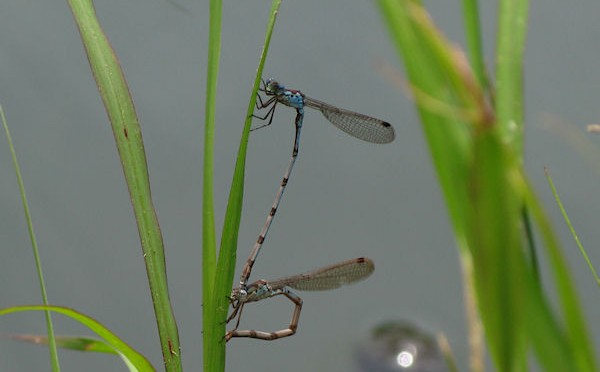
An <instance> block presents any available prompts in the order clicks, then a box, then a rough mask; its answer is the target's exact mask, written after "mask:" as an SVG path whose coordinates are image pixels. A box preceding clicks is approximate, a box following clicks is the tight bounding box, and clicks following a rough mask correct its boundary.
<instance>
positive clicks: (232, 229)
mask: <svg viewBox="0 0 600 372" xmlns="http://www.w3.org/2000/svg"><path fill="white" fill-rule="evenodd" d="M280 5H281V0H273V3H272V6H271V11H270V18H269V22H268V24H267V31H266V35H265V42H264V46H263V51H262V53H261V57H260V61H259V65H258V69H257V71H256V77H255V79H254V87H253V90H252V94H251V97H250V100H249V102H248V111H247V114H246V121H245V124H244V128H243V132H242V138H241V141H240V147H239V150H238V157H237V160H236V164H235V170H234V174H233V180H232V183H231V190H230V193H229V201H228V203H227V211H226V213H225V220H224V225H223V232H222V236H221V246H220V249H219V259H218V261H217V269H216V273H215V278H214V287H213V291H212V293H213V297H212V299H211V301H210V304H211V308H210V309H207V308H206V304H205V308H204V310H205V312H207V311H208V312H211V314H207V316H206V318H205V319H208V322H207V323H205V324H204V332H205V333H204V342H205V352H206V354H205V355H204V358H205V359H204V360H205V362H204V370H205V371H211V372H212V371H223V370H224V369H225V342H224V340H223V337H224V335H225V327H226V324H225V319H226V317H227V311H228V308H229V302H228V299H227V298H228V296H229V294H230V292H231V284H232V282H233V274H234V272H235V261H236V249H237V237H238V231H239V226H240V219H241V212H242V201H243V195H244V170H245V165H246V151H247V146H248V137H249V135H250V126H251V124H252V114H253V112H254V107H255V102H256V92H257V90H258V87H259V84H260V79H261V76H262V71H263V67H264V64H265V61H266V58H267V54H268V51H269V45H270V42H271V36H272V34H273V29H274V27H275V21H276V19H277V13H278V11H279V6H280Z"/></svg>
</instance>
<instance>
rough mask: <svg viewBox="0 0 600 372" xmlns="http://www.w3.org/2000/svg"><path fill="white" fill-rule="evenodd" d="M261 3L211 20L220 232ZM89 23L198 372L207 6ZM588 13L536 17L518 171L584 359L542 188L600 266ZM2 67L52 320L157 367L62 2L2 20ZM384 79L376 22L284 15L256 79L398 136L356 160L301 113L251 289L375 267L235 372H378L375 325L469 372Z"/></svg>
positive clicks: (268, 159)
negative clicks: (100, 329) (122, 107)
mask: <svg viewBox="0 0 600 372" xmlns="http://www.w3.org/2000/svg"><path fill="white" fill-rule="evenodd" d="M270 4H271V2H270V1H268V0H261V1H253V2H224V4H223V6H224V7H223V37H222V53H221V69H220V74H219V89H218V102H217V105H218V106H217V127H216V131H217V132H216V153H215V178H216V183H215V208H216V211H217V216H216V222H217V228H218V230H219V231H220V228H221V226H222V221H223V215H224V211H225V207H226V202H227V197H228V192H229V185H230V180H231V176H232V172H233V167H234V161H235V156H236V153H237V148H238V144H239V138H240V135H241V132H242V126H243V121H244V115H245V112H246V107H247V104H248V99H249V95H250V90H251V85H252V83H253V78H254V74H255V71H256V67H257V63H258V58H259V54H260V52H261V48H262V44H263V38H264V31H265V27H266V21H267V18H268V11H269V9H270ZM96 5H97V12H98V16H99V18H100V20H101V22H102V24H103V26H104V29H105V31H106V33H107V35H108V37H109V38H110V40H111V42H112V44H113V47H114V49H115V51H116V53H117V55H118V57H119V59H120V61H121V64H122V67H123V69H124V71H125V75H126V78H127V80H128V82H129V87H130V90H131V93H132V94H133V97H134V99H135V103H136V108H137V111H138V115H139V118H140V121H141V125H142V130H143V136H144V142H145V147H146V151H147V156H148V166H149V168H150V172H151V173H150V176H151V182H152V185H153V188H152V191H153V197H154V201H155V203H156V204H155V205H156V208H157V213H158V217H159V220H160V222H161V226H162V232H163V236H164V240H165V245H166V250H167V251H166V254H167V267H168V270H169V271H168V274H169V285H170V289H171V291H172V292H171V299H172V301H173V306H174V310H175V315H176V317H177V321H178V323H179V331H180V336H181V343H182V357H183V365H184V367H185V368H186V369H187V370H200V369H201V363H202V334H201V332H202V316H201V311H202V309H201V271H200V270H201V269H200V268H201V191H202V190H201V174H202V151H203V150H202V145H203V128H204V92H205V84H206V80H205V74H206V58H207V56H206V50H207V39H208V19H209V18H208V17H209V14H208V2H207V1H203V2H197V1H191V0H150V1H140V0H130V1H127V2H123V1H117V0H105V1H102V2H97V4H96ZM482 5H485V6H484V7H483V8H482V9H481V11H482V15H481V19H482V27H483V31H484V36H485V39H484V42H485V51H486V56H487V63H488V65H489V67H490V69H491V70H492V71H493V67H494V48H495V29H496V6H497V4H482ZM427 7H428V9H429V10H430V12H431V14H432V17H433V19H434V20H435V22H436V23H437V24H438V26H439V27H440V28H441V29H442V31H443V32H444V33H445V35H446V36H447V37H448V38H449V39H451V40H453V41H455V42H456V43H458V44H460V45H464V42H463V29H462V23H463V22H462V15H461V9H460V2H458V1H454V2H449V1H446V2H430V4H427ZM598 12H600V3H598V2H596V1H593V0H582V1H579V2H577V4H575V5H574V4H570V3H564V2H561V1H558V0H549V1H545V2H536V3H535V4H533V6H532V8H531V12H530V32H529V41H528V47H527V50H526V68H525V92H526V99H525V102H526V112H527V118H526V119H527V124H526V140H527V142H526V145H525V152H526V167H527V170H528V172H529V176H530V178H531V179H532V181H533V183H534V185H535V186H536V188H537V190H538V193H539V196H540V197H541V198H542V199H543V200H544V202H545V204H546V207H547V210H548V212H549V213H550V215H551V216H552V219H553V221H554V226H555V227H556V231H557V232H558V233H559V234H560V236H561V238H562V241H563V242H564V250H565V254H566V256H567V257H568V260H569V264H570V267H571V269H572V275H573V276H574V278H575V280H576V283H577V286H578V288H579V293H580V295H581V300H582V303H583V305H584V307H585V309H586V314H587V316H588V320H589V323H588V324H589V326H590V330H589V331H590V334H592V335H593V338H594V339H595V341H596V345H598V344H599V342H600V320H599V319H600V318H598V317H594V316H593V315H594V313H593V309H598V308H600V296H599V295H598V293H597V287H596V285H595V283H594V281H593V278H592V277H591V275H590V273H589V271H588V269H587V267H586V265H585V264H584V262H583V259H582V258H581V257H580V254H579V252H578V250H577V248H576V247H575V245H574V244H573V242H572V239H571V238H570V235H569V234H568V231H567V229H566V227H565V226H564V223H563V221H562V218H561V217H560V215H559V213H558V210H557V207H556V206H555V203H554V201H553V197H552V195H551V194H550V191H549V189H548V187H547V184H546V181H545V178H544V176H543V167H544V166H547V167H548V168H549V170H550V172H551V174H552V176H553V177H554V181H555V183H556V185H557V187H558V189H559V191H560V192H561V196H562V198H563V202H564V203H565V206H566V208H567V209H568V212H569V214H570V217H571V219H572V222H573V224H574V226H575V228H576V229H577V231H578V233H579V236H580V238H581V240H582V242H583V243H584V245H585V246H586V247H587V249H588V253H589V254H590V256H591V259H592V261H593V262H595V263H596V264H598V263H599V262H600V253H598V251H597V249H596V246H595V244H594V242H596V241H598V240H600V229H598V228H597V225H598V223H597V222H596V221H597V220H598V216H600V200H599V199H598V198H597V195H596V191H597V185H598V182H599V181H600V171H599V167H598V165H597V164H598V162H599V161H600V150H599V149H598V146H597V144H598V143H599V142H600V138H598V137H594V136H590V135H587V134H585V133H584V128H585V125H586V124H590V123H597V122H598V121H599V120H600V105H598V95H597V93H598V92H599V91H600V74H598V73H597V68H598V63H597V61H598V59H599V58H600V50H599V49H598V48H596V47H595V46H596V45H597V39H598V37H599V36H600V24H599V23H598V22H597V14H598ZM0 51H1V53H0V104H2V106H3V107H4V110H5V111H6V115H7V119H8V123H9V126H10V129H11V132H12V135H13V139H14V141H15V145H16V148H17V152H18V156H19V161H20V164H21V167H22V170H23V177H24V180H25V185H26V189H27V193H28V197H29V202H30V206H31V212H32V214H33V220H34V224H35V229H36V233H37V238H38V242H39V244H40V250H41V256H42V262H43V268H44V273H45V279H46V283H47V288H48V291H49V298H50V301H51V303H53V304H57V305H64V306H68V307H72V308H74V309H77V310H79V311H81V312H83V313H85V314H87V315H90V316H92V317H94V318H96V319H97V320H99V321H100V322H102V323H103V324H105V325H106V326H108V327H109V328H110V329H112V330H113V331H114V332H115V333H117V334H118V335H119V336H120V337H122V338H123V340H125V341H126V342H128V343H129V344H130V345H132V346H133V347H134V348H136V349H137V350H139V351H141V352H142V353H143V354H145V355H146V356H147V357H148V358H149V359H150V361H151V362H152V363H153V364H154V366H155V367H158V368H160V367H161V365H162V358H161V354H160V345H159V343H158V336H157V332H156V326H155V321H154V318H153V310H152V305H151V302H150V298H149V291H148V286H147V282H146V274H145V267H144V263H143V258H142V251H141V247H140V243H139V240H138V235H137V230H136V225H135V221H134V218H133V214H132V211H131V206H130V203H129V196H128V193H127V189H126V186H125V183H124V180H123V174H122V171H121V167H120V163H119V159H118V156H117V152H116V147H115V143H114V140H113V135H112V132H111V129H110V126H109V123H108V120H107V117H106V114H105V112H104V108H103V106H102V102H101V100H100V97H99V94H98V91H97V89H96V86H95V84H94V81H93V78H92V76H91V74H90V68H89V66H88V62H87V59H86V56H85V53H84V50H83V47H82V44H81V40H80V38H79V34H78V31H77V29H76V27H75V24H74V21H73V19H72V16H71V13H70V10H69V8H68V6H67V3H66V2H65V1H29V2H23V1H8V2H4V3H3V4H2V6H1V11H0ZM381 61H384V62H386V63H388V64H390V65H391V66H392V67H393V68H395V69H397V70H398V71H399V73H400V74H402V75H403V67H402V65H401V63H400V62H399V60H398V58H397V56H396V54H395V52H394V50H393V49H392V46H391V43H390V42H389V39H388V35H387V33H386V30H385V29H384V27H383V25H382V22H381V19H380V16H379V14H378V12H377V9H376V7H375V3H374V2H364V1H355V2H351V3H348V2H344V1H328V2H321V1H318V0H306V1H303V2H284V3H283V4H282V6H281V10H280V14H279V18H278V21H277V24H276V28H275V32H274V36H273V40H272V44H271V49H270V54H269V57H268V60H267V65H266V68H265V71H266V74H267V76H270V77H276V78H277V79H279V80H280V81H281V82H282V83H284V84H285V85H286V86H287V87H289V88H294V89H300V90H302V91H303V92H304V93H306V94H307V95H309V96H311V97H314V98H317V99H320V100H324V101H326V102H329V103H332V104H335V105H337V106H340V107H343V108H348V109H352V110H355V111H359V112H362V113H365V114H368V115H372V116H375V117H378V118H381V119H384V120H387V121H389V122H390V123H392V125H393V126H394V127H395V129H396V134H397V138H396V141H395V142H393V143H392V144H390V145H372V144H368V143H364V142H361V141H359V140H356V139H354V138H352V137H350V136H348V135H346V134H345V133H343V132H341V131H339V130H337V129H336V128H335V127H333V126H332V125H330V124H329V123H328V122H327V121H326V120H325V119H324V118H323V117H322V116H321V115H320V114H319V113H318V112H312V111H310V112H307V113H306V117H305V120H304V129H303V135H302V140H301V144H300V155H299V158H298V161H297V163H296V167H295V169H294V173H293V175H292V178H291V180H290V183H289V185H288V189H287V190H286V194H285V197H284V199H283V202H282V204H281V206H280V209H279V211H278V214H277V218H276V219H275V222H274V223H273V225H272V228H271V231H270V233H269V236H268V238H267V240H266V243H265V245H264V250H263V251H262V253H261V255H260V257H259V259H258V261H257V264H256V265H255V266H254V270H253V276H252V278H251V279H252V280H256V279H259V278H265V279H269V278H276V277H279V276H284V275H290V274H296V273H300V272H304V271H306V270H309V269H313V268H316V267H320V266H323V265H327V264H330V263H333V262H337V261H341V260H344V259H347V258H352V257H358V256H368V257H370V258H372V259H373V260H374V261H375V265H376V271H375V274H374V275H373V276H372V277H370V278H369V279H368V280H367V281H364V282H361V283H359V284H356V285H354V286H351V287H345V288H342V289H339V290H337V291H333V292H322V293H303V294H302V297H303V299H304V308H303V310H302V315H301V318H300V325H299V330H298V333H297V334H296V335H295V336H294V337H290V338H286V339H283V340H279V341H275V342H271V343H269V342H264V341H259V340H247V339H234V340H232V341H231V342H230V344H229V345H228V355H227V365H228V370H230V371H240V370H245V371H281V370H286V371H290V372H294V371H307V370H309V371H310V370H313V371H314V370H320V371H360V370H375V369H374V368H375V367H373V363H375V362H373V360H375V361H379V362H381V361H384V360H385V358H388V357H390V358H392V357H391V356H389V355H393V353H392V354H389V355H388V354H385V353H383V354H381V353H382V348H383V346H381V345H382V343H381V342H380V341H381V339H377V338H376V337H375V336H374V335H378V336H380V337H384V340H385V339H387V338H386V337H388V336H389V335H388V334H387V333H385V332H384V335H383V336H382V333H381V332H380V333H377V330H381V329H382V328H381V327H382V325H384V326H383V328H384V329H387V330H391V332H392V333H393V334H403V335H404V334H408V335H409V337H413V339H418V340H421V341H423V340H422V339H421V338H419V337H417V336H415V334H414V333H412V331H410V332H407V331H406V330H407V329H409V330H420V331H423V332H426V333H427V334H429V335H433V334H435V333H438V332H443V333H444V334H445V335H446V336H447V338H448V340H449V342H450V345H451V347H452V349H453V351H454V353H455V356H456V358H457V360H458V364H459V368H460V369H463V370H464V369H465V368H466V367H467V360H468V359H467V357H468V354H467V339H466V325H465V319H464V318H465V316H464V306H463V297H462V296H463V294H462V285H461V273H460V268H459V258H458V254H457V251H456V247H455V244H454V238H453V235H452V231H451V228H450V226H449V220H448V217H447V211H446V207H445V204H444V201H443V200H442V198H441V195H440V191H439V188H438V186H437V180H436V177H435V174H434V172H433V169H432V167H431V163H430V157H429V154H428V151H427V145H426V143H425V142H424V138H423V135H422V131H421V127H420V123H419V121H418V118H417V117H416V114H415V110H414V108H413V105H412V102H411V99H410V98H409V97H407V96H406V95H405V94H404V93H403V92H402V91H401V90H400V89H399V88H398V87H397V86H394V85H393V84H392V83H391V82H390V80H389V78H387V77H385V76H384V75H382V73H381V72H380V70H379V67H377V66H378V65H379V63H380V62H381ZM267 76H266V77H267ZM293 117H294V112H293V110H290V109H286V108H284V107H281V108H278V110H277V112H276V116H275V120H274V124H273V125H272V126H271V127H269V128H266V129H261V130H259V131H256V132H252V134H251V137H250V144H249V152H248V159H247V170H246V186H245V198H244V209H243V215H242V223H241V230H240V235H239V251H238V269H237V272H236V275H235V279H236V280H237V278H238V276H239V274H240V270H241V267H242V265H243V262H244V261H245V259H246V257H247V255H248V253H249V252H250V249H251V247H252V245H253V244H254V242H255V240H256V237H257V235H258V232H259V230H260V228H261V227H262V225H263V222H264V219H265V216H266V213H267V212H268V210H269V209H270V206H271V203H272V200H273V197H274V196H275V193H276V191H277V187H278V184H279V181H280V179H281V176H282V174H283V171H284V169H285V166H286V164H287V162H288V159H289V156H290V153H291V145H292V140H293V125H292V122H293ZM0 137H1V138H0V203H1V209H2V213H0V236H1V237H2V250H1V252H2V256H1V258H0V283H2V285H0V307H2V308H3V307H8V306H13V305H20V304H37V303H40V302H41V300H40V295H39V288H38V280H37V277H36V274H35V267H34V261H33V256H32V253H31V248H30V242H29V238H28V235H27V228H26V224H25V221H24V218H23V210H22V206H21V201H20V196H19V192H18V188H17V184H16V181H15V176H14V170H13V166H12V163H11V159H10V153H9V150H8V146H7V145H6V141H5V138H4V135H2V136H0ZM544 262H545V260H544V259H543V258H542V264H543V263H544ZM544 274H547V272H546V273H544ZM546 276H547V275H546ZM548 285H551V282H548ZM291 313H292V306H291V304H290V303H289V302H288V301H285V299H273V300H270V301H264V302H262V303H258V304H253V305H252V306H248V307H247V309H246V310H245V312H244V318H243V321H242V328H248V327H250V328H255V329H261V330H275V329H280V328H282V327H284V326H286V325H287V324H288V323H289V319H290V317H291ZM54 320H55V322H56V332H57V334H69V335H73V334H77V335H79V334H86V335H89V334H90V332H89V331H87V329H85V328H83V327H81V326H79V325H78V324H76V323H75V322H73V321H71V320H69V319H66V318H64V317H61V316H58V315H55V316H54ZM390 322H391V323H390ZM396 322H399V323H396ZM45 332H46V329H45V325H44V321H43V315H42V314H40V313H26V314H16V315H15V314H12V315H9V316H4V317H0V333H1V334H3V335H6V334H12V333H28V334H42V333H45ZM373 332H376V333H375V334H374V333H373ZM373 337H375V338H373ZM394 337H395V336H394ZM378 340H379V341H378ZM421 341H419V342H421ZM423 342H424V343H425V344H427V342H425V341H423ZM384 343H385V342H384ZM378 353H380V354H378ZM377 355H379V356H377ZM382 355H385V356H382ZM60 356H61V364H62V366H63V369H64V370H65V371H72V370H81V369H83V368H85V369H86V370H88V371H106V370H125V366H124V365H123V364H122V362H121V361H120V360H119V359H118V358H117V357H114V356H107V355H102V354H84V353H78V352H73V351H62V352H60ZM374 356H375V357H374ZM373 358H374V359H373ZM369 363H370V364H369ZM365 366H367V367H365ZM437 367H438V368H439V365H438V366H437ZM361 368H363V369H361ZM369 368H371V369H369ZM383 368H384V367H382V368H381V369H380V370H381V371H387V370H386V369H383ZM423 368H425V367H423ZM0 370H2V371H47V370H49V357H48V351H47V348H45V347H39V346H32V345H29V344H24V343H18V342H15V341H11V340H9V339H8V338H6V337H4V336H2V337H0ZM423 370H429V369H423ZM431 370H440V369H436V368H433V369H431Z"/></svg>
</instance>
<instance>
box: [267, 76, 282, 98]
mask: <svg viewBox="0 0 600 372" xmlns="http://www.w3.org/2000/svg"><path fill="white" fill-rule="evenodd" d="M282 89H283V85H280V84H279V83H278V82H277V81H276V80H274V79H267V81H266V82H265V93H267V94H271V95H272V94H277V93H278V92H279V91H281V90H282Z"/></svg>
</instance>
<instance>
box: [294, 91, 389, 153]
mask: <svg viewBox="0 0 600 372" xmlns="http://www.w3.org/2000/svg"><path fill="white" fill-rule="evenodd" d="M304 105H305V106H307V107H311V108H313V109H316V110H319V111H321V113H322V114H323V116H325V118H326V119H327V120H329V122H330V123H331V124H333V125H335V126H336V127H338V128H339V129H341V130H343V131H344V132H346V133H348V134H349V135H351V136H353V137H356V138H358V139H361V140H363V141H367V142H372V143H390V142H392V141H393V140H394V138H395V137H396V134H395V133H394V128H393V127H392V125H391V124H390V123H388V122H386V121H383V120H379V119H376V118H373V117H371V116H367V115H363V114H359V113H358V112H354V111H350V110H344V109H341V108H338V107H335V106H332V105H330V104H328V103H325V102H322V101H318V100H316V99H312V98H309V97H304Z"/></svg>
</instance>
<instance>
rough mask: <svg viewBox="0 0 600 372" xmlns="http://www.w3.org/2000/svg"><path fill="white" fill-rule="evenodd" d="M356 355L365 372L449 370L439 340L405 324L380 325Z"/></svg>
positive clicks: (396, 322) (401, 322)
mask: <svg viewBox="0 0 600 372" xmlns="http://www.w3.org/2000/svg"><path fill="white" fill-rule="evenodd" d="M355 355H356V365H357V367H358V371H361V372H362V371H365V372H366V371H369V372H397V371H406V372H441V371H448V367H447V366H446V362H445V360H444V357H443V355H442V353H441V351H440V349H439V347H438V344H437V342H436V341H435V337H434V336H433V335H431V334H429V333H426V332H424V331H423V330H421V329H419V328H418V327H417V326H415V325H413V324H412V323H409V322H405V321H389V322H385V323H382V324H380V325H378V326H376V327H375V328H374V329H373V331H372V332H371V337H370V338H369V339H368V340H366V341H364V342H362V343H361V344H360V345H359V346H358V347H357V350H356V353H355Z"/></svg>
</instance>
